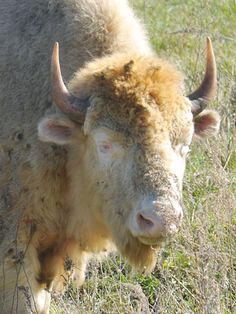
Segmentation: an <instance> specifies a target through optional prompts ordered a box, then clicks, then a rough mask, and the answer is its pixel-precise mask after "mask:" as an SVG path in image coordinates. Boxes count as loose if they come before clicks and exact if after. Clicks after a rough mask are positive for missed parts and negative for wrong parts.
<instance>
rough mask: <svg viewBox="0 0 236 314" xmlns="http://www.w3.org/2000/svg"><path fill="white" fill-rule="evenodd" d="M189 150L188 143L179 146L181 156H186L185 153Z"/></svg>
mask: <svg viewBox="0 0 236 314" xmlns="http://www.w3.org/2000/svg"><path fill="white" fill-rule="evenodd" d="M190 151H191V150H190V147H189V146H188V145H182V146H181V147H180V151H179V152H180V155H181V156H182V157H187V155H188V154H189V152H190Z"/></svg>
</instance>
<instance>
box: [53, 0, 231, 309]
mask: <svg viewBox="0 0 236 314" xmlns="http://www.w3.org/2000/svg"><path fill="white" fill-rule="evenodd" d="M130 2H131V4H132V5H133V7H134V9H135V11H136V13H137V15H138V16H139V17H140V19H141V20H142V21H143V23H144V24H145V25H146V27H147V30H148V34H149V37H150V39H151V42H152V44H153V47H154V48H155V50H156V51H157V53H158V55H160V56H161V57H165V58H167V59H169V60H171V61H172V62H173V63H174V64H176V66H177V67H178V68H179V69H180V70H181V71H182V72H183V73H185V83H186V93H188V92H189V91H190V90H192V89H193V88H194V87H196V86H197V85H198V83H199V82H200V81H201V78H202V74H203V71H204V62H205V59H204V50H205V39H206V36H210V37H211V39H212V42H213V46H214V51H215V55H216V60H217V67H218V79H219V83H218V87H219V88H218V96H217V99H216V100H215V101H214V102H213V103H212V104H211V107H212V108H215V109H217V110H218V111H219V112H220V114H221V116H222V123H221V129H220V134H219V135H218V136H217V137H215V138H212V139H209V140H207V141H201V142H197V143H194V144H193V147H192V153H191V156H190V157H189V160H188V163H187V169H186V175H185V180H184V192H183V194H184V204H185V218H184V221H183V226H182V229H181V231H180V233H179V234H178V235H177V236H176V238H175V239H174V240H172V241H171V242H169V243H166V244H165V246H164V247H163V249H162V250H161V251H160V252H159V255H158V263H157V266H156V269H155V270H154V272H153V273H152V274H151V275H149V276H144V275H142V274H137V273H134V272H132V270H131V268H130V267H129V266H128V265H126V264H125V263H124V261H122V259H121V258H120V257H117V256H112V257H111V258H109V259H107V260H104V261H103V262H101V261H92V262H91V264H90V266H89V268H88V274H87V280H86V282H85V284H84V286H83V288H82V289H81V290H80V291H79V292H78V291H76V289H75V288H73V285H72V284H70V285H69V287H70V289H69V291H68V292H67V294H66V296H64V297H62V296H59V295H57V296H55V297H54V298H53V303H52V311H51V312H52V313H149V311H150V312H152V313H167V314H171V313H174V314H175V313H186V314H187V313H188V314H190V313H209V314H210V313H212V314H216V313H220V314H221V313H222V314H230V313H236V200H235V195H236V151H235V145H236V143H235V142H236V130H235V121H236V118H235V117H236V2H235V1H233V0H222V1H219V0H218V1H201V0H200V1H197V0H189V1H182V0H172V1H171V0H149V1H145V0H132V1H130ZM78 296H79V297H78ZM78 298H79V299H78Z"/></svg>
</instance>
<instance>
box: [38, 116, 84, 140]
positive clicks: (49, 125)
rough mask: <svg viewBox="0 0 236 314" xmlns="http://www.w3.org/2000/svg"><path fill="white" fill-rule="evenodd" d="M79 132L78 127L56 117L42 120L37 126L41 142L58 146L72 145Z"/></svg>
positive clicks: (67, 120) (69, 121) (60, 117)
mask: <svg viewBox="0 0 236 314" xmlns="http://www.w3.org/2000/svg"><path fill="white" fill-rule="evenodd" d="M80 132H81V130H80V126H79V125H77V124H76V123H74V122H73V121H71V120H70V119H68V118H67V117H62V116H58V115H52V116H49V117H45V118H43V119H42V120H41V121H40V122H39V124H38V137H39V139H40V140H41V141H43V142H53V143H56V144H59V145H65V144H70V143H73V142H74V141H75V140H76V138H78V134H79V133H80Z"/></svg>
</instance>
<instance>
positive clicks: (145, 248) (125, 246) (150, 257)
mask: <svg viewBox="0 0 236 314" xmlns="http://www.w3.org/2000/svg"><path fill="white" fill-rule="evenodd" d="M119 236H120V237H119V239H114V242H115V244H116V247H117V249H118V250H119V252H120V253H121V255H122V256H123V257H124V258H125V259H126V260H128V262H129V263H130V264H131V266H133V267H134V268H135V269H136V270H137V271H140V272H145V273H149V272H151V271H152V270H153V269H154V267H155V265H156V260H157V250H158V247H157V246H150V245H145V244H142V243H141V242H140V241H139V240H138V239H137V238H134V237H133V236H132V235H131V234H129V233H128V232H126V234H124V235H123V237H121V234H119Z"/></svg>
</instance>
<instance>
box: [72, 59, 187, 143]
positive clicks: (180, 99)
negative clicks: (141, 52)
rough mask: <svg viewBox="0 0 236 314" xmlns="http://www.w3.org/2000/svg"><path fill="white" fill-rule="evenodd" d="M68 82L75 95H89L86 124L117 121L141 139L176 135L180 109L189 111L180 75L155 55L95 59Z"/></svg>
mask: <svg viewBox="0 0 236 314" xmlns="http://www.w3.org/2000/svg"><path fill="white" fill-rule="evenodd" d="M70 87H71V90H72V92H73V93H74V94H76V95H78V96H79V97H82V98H87V97H91V95H92V97H91V104H92V106H91V108H90V119H89V123H87V124H89V126H90V127H92V126H94V125H97V124H98V123H99V124H105V125H106V124H110V125H112V126H113V127H114V125H115V124H116V125H118V126H117V128H122V129H123V130H125V129H126V128H128V129H129V132H130V133H131V134H133V135H134V136H135V137H137V136H138V137H139V138H140V139H141V138H142V141H143V140H144V138H145V139H146V140H147V141H148V139H151V138H153V136H154V134H159V135H160V133H163V134H164V133H165V132H168V133H169V134H170V135H172V137H176V136H178V135H177V134H176V132H177V130H178V129H180V128H176V125H178V126H180V125H181V124H182V125H183V128H184V126H185V125H186V121H181V120H184V119H185V115H183V112H190V104H189V102H188V101H187V100H186V98H185V97H184V96H183V80H182V76H181V74H180V73H179V72H178V71H177V70H176V69H175V68H174V67H173V66H172V65H170V64H169V63H167V62H166V61H163V60H161V59H158V58H155V57H140V56H136V55H130V56H127V54H126V55H122V54H118V55H115V56H114V55H113V56H110V57H106V58H103V59H100V60H96V61H95V62H93V63H90V64H88V65H87V67H85V68H84V69H83V70H81V71H80V72H78V73H77V74H76V75H75V77H74V80H72V82H71V86H70ZM93 104H94V106H93ZM189 123H190V121H189ZM184 124H185V125H184Z"/></svg>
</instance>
